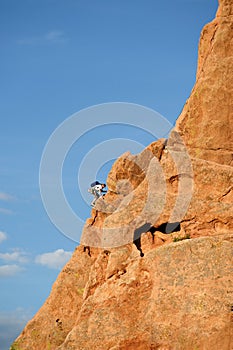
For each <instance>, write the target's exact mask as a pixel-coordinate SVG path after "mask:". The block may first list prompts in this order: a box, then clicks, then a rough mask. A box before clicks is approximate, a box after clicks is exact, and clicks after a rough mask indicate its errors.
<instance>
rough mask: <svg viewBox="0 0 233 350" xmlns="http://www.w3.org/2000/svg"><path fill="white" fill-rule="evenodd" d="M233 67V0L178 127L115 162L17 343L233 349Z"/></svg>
mask: <svg viewBox="0 0 233 350" xmlns="http://www.w3.org/2000/svg"><path fill="white" fill-rule="evenodd" d="M232 72H233V1H232V0H221V1H220V5H219V9H218V12H217V15H216V18H215V19H214V20H213V21H212V22H211V23H209V24H208V25H206V26H205V28H204V29H203V31H202V34H201V39H200V44H199V58H198V69H197V80H196V84H195V86H194V88H193V91H192V93H191V96H190V98H189V99H188V101H187V102H186V104H185V106H184V109H183V111H182V113H181V116H180V117H179V118H178V120H177V123H176V127H175V129H174V130H173V131H172V132H171V135H170V136H169V139H168V140H164V139H162V140H158V141H156V142H154V143H152V144H151V145H150V146H148V147H147V148H146V149H145V150H144V151H143V152H142V153H141V154H139V155H137V156H133V155H131V154H129V153H125V154H124V155H122V156H121V157H120V158H119V159H118V160H117V161H116V163H115V164H114V165H113V168H112V170H111V171H110V173H109V176H108V179H107V184H108V189H109V191H108V193H107V195H106V196H105V197H104V198H101V199H99V200H98V201H97V205H96V209H95V210H94V209H93V210H92V217H91V218H90V219H88V220H87V222H86V225H85V227H84V229H83V235H82V244H81V245H80V246H79V247H78V248H77V249H76V250H75V252H74V254H73V257H72V259H71V260H70V262H69V263H68V264H67V265H66V266H65V267H64V269H63V270H62V272H61V273H60V275H59V277H58V279H57V281H56V282H55V284H54V286H53V289H52V291H51V294H50V296H49V298H48V299H47V301H46V302H45V304H44V305H43V307H42V308H41V309H40V310H39V312H38V313H37V314H36V315H35V317H34V318H33V319H32V320H31V321H30V322H29V323H28V325H27V326H26V328H25V329H24V330H23V332H22V334H21V335H20V336H19V338H18V339H17V340H16V342H15V343H14V347H13V348H12V349H17V350H89V349H93V350H95V349H96V350H97V349H101V350H102V349H103V350H105V349H106V350H147V349H148V350H149V349H150V350H153V349H160V350H232V349H233V278H232V276H233V264H232V260H233V259H232V258H233V246H232V241H233V209H232V200H233V176H232V175H233V168H232V153H233V152H232V150H233V132H232V131H233V130H232V121H233V118H232V113H233V108H232V101H233V91H232V89H233V74H232ZM155 185H156V186H155ZM133 241H134V243H132V242H133Z"/></svg>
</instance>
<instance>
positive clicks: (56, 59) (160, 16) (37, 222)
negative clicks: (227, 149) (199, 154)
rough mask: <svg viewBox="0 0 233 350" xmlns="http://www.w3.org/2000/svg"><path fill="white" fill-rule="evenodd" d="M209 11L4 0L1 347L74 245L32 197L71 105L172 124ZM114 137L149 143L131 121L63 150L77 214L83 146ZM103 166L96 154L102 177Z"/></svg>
mask: <svg viewBox="0 0 233 350" xmlns="http://www.w3.org/2000/svg"><path fill="white" fill-rule="evenodd" d="M216 9H217V1H216V0H175V1H174V0H167V1H160V0H159V1H157V0H143V1H142V0H118V1H116V0H114V1H113V0H99V1H94V0H90V1H86V0H85V1H84V0H68V1H67V0H66V1H65V0H21V1H17V0H0V42H1V58H0V76H1V79H0V96H1V104H0V116H1V128H0V147H1V168H0V300H1V303H0V348H1V350H6V349H7V348H8V347H9V345H10V343H11V341H12V340H13V339H14V338H15V337H16V336H17V334H18V333H19V332H20V331H21V330H22V327H23V325H24V324H25V322H26V321H27V320H28V319H29V318H31V317H32V316H33V315H34V314H35V312H36V311H37V310H38V309H39V308H40V306H41V305H42V304H43V303H44V301H45V299H46V297H47V296H48V295H49V292H50V289H51V286H52V284H53V282H54V281H55V279H56V277H57V275H58V273H59V270H60V269H61V267H62V266H63V264H64V263H65V262H66V261H67V260H68V259H69V258H70V256H71V253H72V251H73V250H74V248H75V246H76V244H77V243H75V242H73V241H71V240H70V239H68V238H67V237H66V236H64V235H63V234H62V233H60V232H59V231H58V230H57V229H56V228H55V226H54V225H53V224H52V223H51V221H50V219H49V217H48V215H47V213H46V211H45V209H44V207H43V203H42V200H41V197H40V189H39V167H40V160H41V156H42V152H43V149H44V147H45V144H46V142H47V141H48V139H49V137H50V135H51V134H52V132H53V131H54V130H55V129H56V128H57V127H58V126H59V125H60V124H61V123H62V122H63V121H64V120H66V118H68V117H69V116H71V115H72V114H74V113H76V112H77V111H80V110H82V109H84V108H87V107H89V106H92V105H96V104H101V103H107V102H114V101H118V102H130V103H136V104H140V105H143V106H146V107H149V108H152V109H154V110H156V111H158V112H159V113H161V114H162V115H163V116H164V117H165V118H167V119H168V120H169V121H170V122H171V124H174V122H175V120H176V118H177V117H178V115H179V113H180V111H181V110H182V107H183V105H184V103H185V101H186V99H187V98H188V96H189V94H190V91H191V89H192V87H193V84H194V82H195V72H196V62H197V47H198V41H199V37H200V32H201V29H202V27H203V26H204V24H206V23H207V22H209V21H210V20H212V19H213V18H214V16H215V13H216ZM80 123H82V120H80ZM117 137H124V138H131V139H134V140H135V141H137V142H139V143H141V144H143V145H147V144H148V143H150V142H151V141H153V138H152V137H151V135H149V134H146V133H145V132H144V131H143V130H139V129H137V128H131V127H126V126H121V125H118V126H115V127H113V126H109V127H108V126H105V127H102V128H101V127H100V128H96V129H95V130H93V131H91V132H90V133H89V134H88V136H87V137H86V139H85V138H84V139H83V141H82V144H81V145H80V144H79V145H74V147H72V149H71V151H70V153H69V155H68V156H67V159H66V164H65V165H64V189H65V191H66V195H67V199H68V201H69V202H70V205H71V206H73V208H74V210H78V211H79V215H80V216H81V217H82V218H83V220H85V219H86V218H87V217H89V215H90V207H89V206H88V204H87V203H86V202H85V201H84V200H83V199H82V197H81V195H80V193H79V191H78V189H77V168H78V164H79V163H80V162H81V161H82V157H83V155H85V154H87V153H88V151H89V150H90V144H91V145H92V147H93V144H98V143H99V142H102V141H105V140H108V139H111V138H117ZM80 149H81V150H82V152H81V153H80ZM126 151H127V149H126ZM111 163H112V162H111V161H109V162H107V160H105V161H104V162H103V161H102V160H101V157H100V164H101V165H100V168H99V172H98V176H99V178H100V179H101V180H102V181H105V179H106V174H107V172H108V170H109V168H110V165H111ZM85 190H86V189H84V191H85Z"/></svg>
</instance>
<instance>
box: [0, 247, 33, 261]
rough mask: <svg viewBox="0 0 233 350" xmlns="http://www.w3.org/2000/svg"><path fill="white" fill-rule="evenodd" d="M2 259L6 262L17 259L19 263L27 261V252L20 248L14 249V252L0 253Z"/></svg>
mask: <svg viewBox="0 0 233 350" xmlns="http://www.w3.org/2000/svg"><path fill="white" fill-rule="evenodd" d="M0 259H2V260H4V261H6V262H12V261H17V262H19V263H27V262H28V258H27V254H26V253H25V252H23V251H21V250H20V249H14V250H13V252H12V253H0Z"/></svg>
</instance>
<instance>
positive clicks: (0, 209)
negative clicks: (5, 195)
mask: <svg viewBox="0 0 233 350" xmlns="http://www.w3.org/2000/svg"><path fill="white" fill-rule="evenodd" d="M0 213H2V214H6V215H11V214H13V211H12V210H10V209H6V208H0Z"/></svg>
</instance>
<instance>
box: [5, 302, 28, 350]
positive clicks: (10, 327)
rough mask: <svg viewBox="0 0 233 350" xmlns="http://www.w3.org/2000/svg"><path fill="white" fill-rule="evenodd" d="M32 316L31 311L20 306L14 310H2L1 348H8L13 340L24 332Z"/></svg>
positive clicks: (6, 349)
mask: <svg viewBox="0 0 233 350" xmlns="http://www.w3.org/2000/svg"><path fill="white" fill-rule="evenodd" d="M31 318H32V315H31V313H30V312H28V311H26V310H24V309H22V308H19V309H16V310H14V311H5V312H0V339H1V350H8V349H9V348H10V345H11V344H12V343H13V341H14V340H15V339H16V338H17V337H18V335H19V334H20V333H21V332H22V330H23V328H24V327H25V325H26V323H27V322H28V321H29V320H30V319H31Z"/></svg>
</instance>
